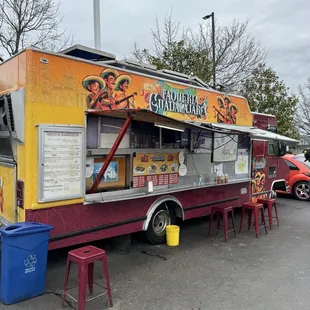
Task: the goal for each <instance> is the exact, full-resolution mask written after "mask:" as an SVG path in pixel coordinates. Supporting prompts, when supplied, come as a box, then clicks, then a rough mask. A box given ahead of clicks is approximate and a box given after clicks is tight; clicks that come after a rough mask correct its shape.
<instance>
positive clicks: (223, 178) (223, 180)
mask: <svg viewBox="0 0 310 310" xmlns="http://www.w3.org/2000/svg"><path fill="white" fill-rule="evenodd" d="M221 181H222V182H221V183H222V184H224V183H225V176H224V174H222V175H221Z"/></svg>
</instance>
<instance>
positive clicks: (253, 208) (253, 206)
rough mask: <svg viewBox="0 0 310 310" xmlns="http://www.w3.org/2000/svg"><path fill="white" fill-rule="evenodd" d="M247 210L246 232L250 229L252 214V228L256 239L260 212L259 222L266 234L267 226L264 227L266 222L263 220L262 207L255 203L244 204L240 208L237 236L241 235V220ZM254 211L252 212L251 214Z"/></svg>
mask: <svg viewBox="0 0 310 310" xmlns="http://www.w3.org/2000/svg"><path fill="white" fill-rule="evenodd" d="M246 209H247V210H248V230H250V228H251V224H252V213H254V226H255V233H256V238H258V230H259V228H260V227H259V218H258V214H259V210H261V221H262V224H263V225H262V226H261V227H265V231H266V234H268V232H267V226H266V220H265V213H264V205H263V204H261V203H257V202H246V203H244V204H243V206H242V210H241V220H240V229H239V234H240V233H241V229H242V226H243V219H244V212H245V210H246ZM253 211H254V212H253Z"/></svg>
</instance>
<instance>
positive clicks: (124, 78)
mask: <svg viewBox="0 0 310 310" xmlns="http://www.w3.org/2000/svg"><path fill="white" fill-rule="evenodd" d="M124 81H127V82H128V84H130V83H131V77H130V76H129V75H126V74H122V75H120V76H119V77H118V78H117V79H116V81H115V85H116V86H115V88H114V90H120V88H119V87H120V85H121V84H122V82H123V83H125V82H124Z"/></svg>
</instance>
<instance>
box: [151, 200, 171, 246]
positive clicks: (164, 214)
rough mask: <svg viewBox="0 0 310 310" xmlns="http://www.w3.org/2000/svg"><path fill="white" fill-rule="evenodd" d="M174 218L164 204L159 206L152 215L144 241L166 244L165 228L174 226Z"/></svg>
mask: <svg viewBox="0 0 310 310" xmlns="http://www.w3.org/2000/svg"><path fill="white" fill-rule="evenodd" d="M175 223H176V216H175V212H174V211H173V209H172V208H169V207H168V206H167V204H166V203H164V204H161V205H160V206H158V207H157V208H156V210H155V211H154V213H153V214H152V217H151V220H150V222H149V226H148V228H147V230H146V232H145V236H146V239H147V241H148V242H149V243H151V244H160V243H165V242H166V226H167V225H171V224H175Z"/></svg>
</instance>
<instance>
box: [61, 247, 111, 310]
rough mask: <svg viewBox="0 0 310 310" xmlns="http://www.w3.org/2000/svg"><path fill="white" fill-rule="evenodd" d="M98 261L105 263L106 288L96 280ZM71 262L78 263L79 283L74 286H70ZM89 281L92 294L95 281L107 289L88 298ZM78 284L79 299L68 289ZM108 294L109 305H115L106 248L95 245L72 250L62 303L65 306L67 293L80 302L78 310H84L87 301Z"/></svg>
mask: <svg viewBox="0 0 310 310" xmlns="http://www.w3.org/2000/svg"><path fill="white" fill-rule="evenodd" d="M96 261H101V262H102V265H103V271H104V275H105V279H106V286H107V287H106V288H105V287H103V286H102V285H100V284H98V283H95V282H94V263H95V262H96ZM71 262H74V263H77V264H78V280H79V284H78V285H76V286H73V287H71V288H67V287H68V279H69V274H70V267H71ZM87 282H88V288H89V292H90V294H92V293H93V285H94V283H95V284H96V285H98V286H100V287H102V288H103V289H105V290H106V291H105V292H104V293H102V294H100V295H97V296H95V297H92V298H90V299H88V300H86V286H87ZM77 286H78V291H79V293H78V301H77V300H76V299H75V298H74V297H72V296H71V295H69V294H68V293H67V291H68V290H70V289H73V288H75V287H77ZM105 294H108V301H109V307H113V302H112V294H111V286H110V278H109V270H108V262H107V257H106V253H105V251H104V250H101V249H99V248H96V247H94V246H91V245H89V246H85V247H82V248H79V249H76V250H72V251H70V252H69V253H68V258H67V267H66V275H65V284H64V295H63V298H62V305H63V306H64V303H65V300H66V295H68V296H69V297H70V298H71V299H73V300H74V301H75V302H78V307H79V308H78V310H84V308H85V303H86V302H88V301H91V300H94V299H96V298H98V297H100V296H103V295H105Z"/></svg>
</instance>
